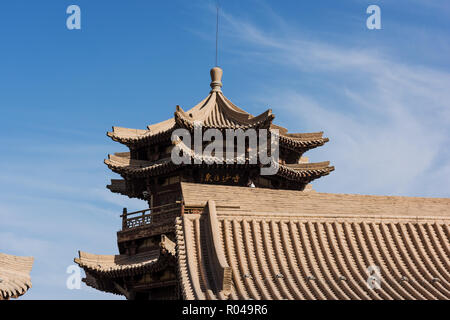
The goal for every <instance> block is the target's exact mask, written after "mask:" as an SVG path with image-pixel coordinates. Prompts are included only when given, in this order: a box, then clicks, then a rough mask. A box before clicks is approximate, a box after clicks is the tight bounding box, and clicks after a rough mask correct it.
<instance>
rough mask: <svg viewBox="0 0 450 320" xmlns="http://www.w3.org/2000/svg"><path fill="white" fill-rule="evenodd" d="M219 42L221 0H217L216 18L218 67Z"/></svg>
mask: <svg viewBox="0 0 450 320" xmlns="http://www.w3.org/2000/svg"><path fill="white" fill-rule="evenodd" d="M218 44H219V1H217V19H216V67H217V66H218V65H217V52H218V46H219V45H218Z"/></svg>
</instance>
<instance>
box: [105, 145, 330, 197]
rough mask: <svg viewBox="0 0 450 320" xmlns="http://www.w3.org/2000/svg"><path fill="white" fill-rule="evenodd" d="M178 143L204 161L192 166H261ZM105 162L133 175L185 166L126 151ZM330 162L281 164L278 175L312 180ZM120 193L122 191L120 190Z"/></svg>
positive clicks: (115, 169) (326, 168) (156, 173)
mask: <svg viewBox="0 0 450 320" xmlns="http://www.w3.org/2000/svg"><path fill="white" fill-rule="evenodd" d="M177 145H178V146H179V147H180V148H181V149H183V150H184V151H185V154H187V155H188V156H190V157H191V159H192V160H195V159H197V160H200V161H201V162H202V163H201V164H191V165H192V166H196V165H205V164H208V163H212V162H215V163H216V164H215V165H216V166H221V165H222V166H230V165H231V166H259V165H257V164H255V165H252V164H249V160H250V159H249V158H246V159H245V163H243V164H240V163H238V161H237V159H234V163H232V164H230V163H226V162H225V159H224V158H218V157H208V158H207V157H205V156H203V155H198V154H196V153H195V152H194V150H192V149H191V148H189V147H188V146H186V145H185V144H184V143H182V142H178V143H177ZM221 163H222V164H221ZM105 164H106V165H107V166H108V168H110V169H111V170H112V171H114V172H116V173H118V174H121V175H128V176H133V177H144V176H156V175H160V174H164V173H168V172H171V171H174V170H176V169H177V168H179V167H181V166H183V164H180V165H176V164H174V163H173V162H172V160H171V158H164V159H160V160H157V161H146V160H134V159H131V158H130V154H129V153H126V152H125V153H119V154H114V155H109V156H108V159H105ZM329 164H330V162H329V161H324V162H319V163H299V164H284V165H283V164H279V170H278V172H277V175H279V176H283V177H285V178H287V179H289V180H307V181H308V182H310V181H312V180H314V179H317V178H320V177H322V176H325V175H328V174H329V173H330V172H332V171H333V170H334V167H332V166H330V165H329ZM111 191H113V190H111ZM113 192H114V191H113ZM119 193H121V192H120V191H119Z"/></svg>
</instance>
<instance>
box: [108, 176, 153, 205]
mask: <svg viewBox="0 0 450 320" xmlns="http://www.w3.org/2000/svg"><path fill="white" fill-rule="evenodd" d="M106 188H107V189H109V190H110V191H111V192H113V193H118V194H121V195H124V196H127V197H129V198H138V199H141V200H146V198H145V197H144V196H143V194H142V192H133V191H131V190H129V188H127V182H126V180H123V179H111V184H109V185H107V186H106ZM141 191H144V190H141Z"/></svg>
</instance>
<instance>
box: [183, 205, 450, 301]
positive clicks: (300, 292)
mask: <svg viewBox="0 0 450 320" xmlns="http://www.w3.org/2000/svg"><path fill="white" fill-rule="evenodd" d="M214 219H216V225H217V228H216V230H214V232H212V234H213V237H214V238H215V239H216V241H217V242H218V243H219V247H220V248H221V250H222V251H223V254H224V259H225V261H226V266H228V268H229V269H230V270H231V276H230V277H229V280H228V281H229V282H230V283H229V284H228V286H229V289H228V291H225V290H224V289H223V288H224V287H225V286H224V283H226V279H221V278H217V277H214V276H213V272H214V270H215V269H216V268H217V267H216V266H215V264H214V261H216V260H217V258H216V257H215V256H214V254H211V252H213V251H212V250H211V248H210V247H211V246H212V245H211V244H210V242H208V241H207V240H205V239H204V234H205V233H206V229H207V228H208V224H209V222H208V219H207V218H205V217H204V215H195V214H189V215H188V214H186V215H184V216H183V218H178V220H177V242H178V255H179V274H180V279H181V281H182V291H183V295H184V298H186V299H308V300H309V299H450V265H449V261H450V252H449V236H450V235H449V220H448V219H445V220H441V221H433V220H430V221H421V222H416V221H415V220H414V219H409V220H408V219H403V220H401V219H387V220H384V221H382V222H380V221H379V219H362V218H359V219H355V218H336V217H332V218H328V217H324V216H322V217H316V218H315V219H311V218H310V217H305V216H300V215H299V216H296V215H277V214H273V215H272V216H266V215H254V214H252V212H247V213H245V212H242V213H241V214H240V215H236V213H235V212H231V213H230V212H228V213H227V212H226V211H220V210H218V213H217V216H216V218H214ZM369 266H378V267H379V268H380V269H379V270H380V279H381V282H380V288H379V289H375V290H371V289H369V288H368V284H367V281H368V278H369V273H368V272H369V270H368V268H369ZM217 279H219V280H217ZM372 284H373V283H372ZM218 288H219V289H218Z"/></svg>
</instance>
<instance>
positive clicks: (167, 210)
mask: <svg viewBox="0 0 450 320" xmlns="http://www.w3.org/2000/svg"><path fill="white" fill-rule="evenodd" d="M177 212H180V213H181V202H180V201H176V202H174V203H169V204H165V205H161V206H157V207H152V208H148V209H145V210H139V211H135V212H128V211H127V208H123V213H122V215H121V218H122V231H124V230H128V229H134V228H137V227H142V226H146V225H149V224H151V223H157V222H159V221H161V220H162V219H164V218H166V217H170V216H171V215H173V216H174V217H175V215H176V214H177Z"/></svg>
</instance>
